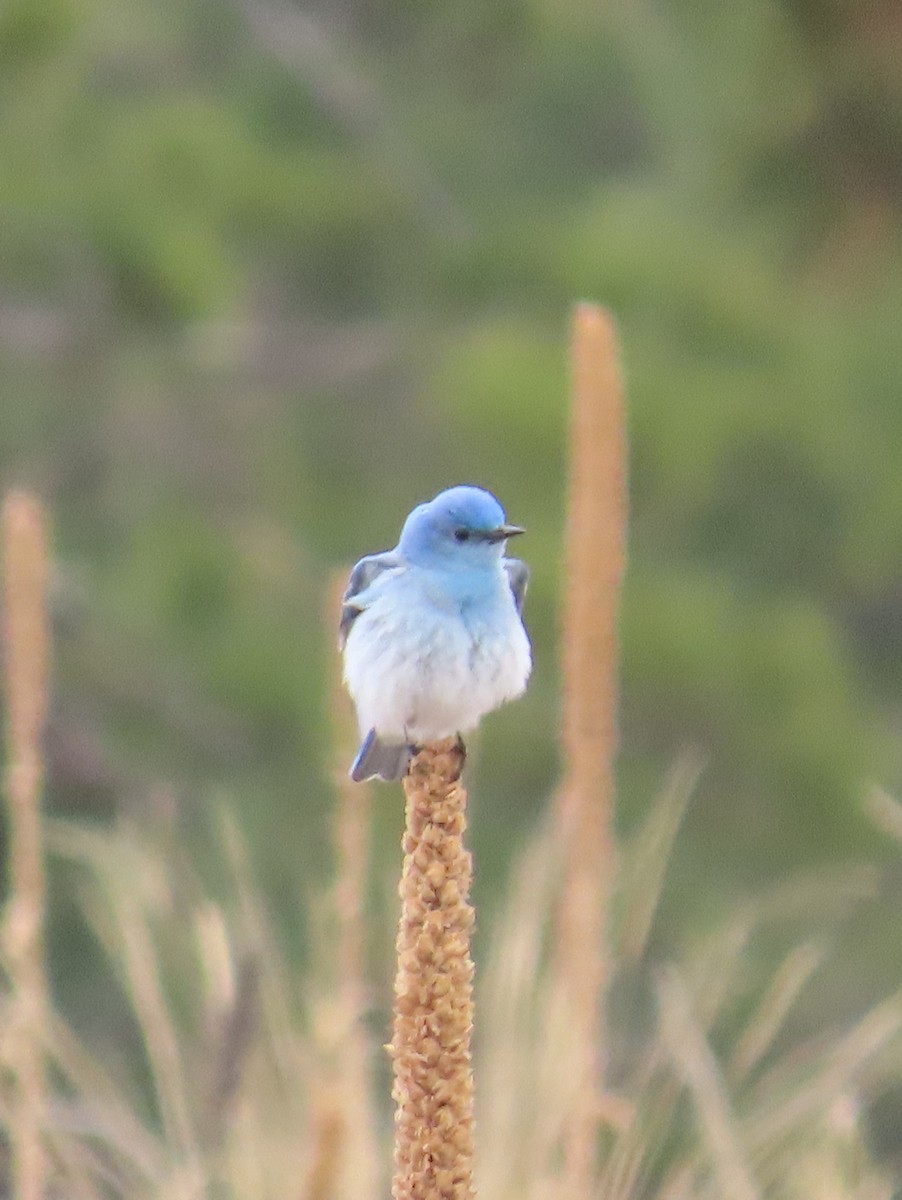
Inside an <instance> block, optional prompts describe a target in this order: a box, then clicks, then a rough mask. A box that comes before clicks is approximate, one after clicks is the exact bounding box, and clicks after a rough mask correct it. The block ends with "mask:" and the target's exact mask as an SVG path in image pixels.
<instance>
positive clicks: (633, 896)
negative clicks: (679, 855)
mask: <svg viewBox="0 0 902 1200" xmlns="http://www.w3.org/2000/svg"><path fill="white" fill-rule="evenodd" d="M703 766H704V761H703V759H702V758H701V756H700V755H698V754H694V753H687V754H685V755H683V756H682V757H681V758H680V759H678V760H677V762H676V763H675V764H674V766H673V769H672V770H671V772H670V775H669V776H668V778H667V781H666V782H665V784H664V788H663V789H662V791H661V794H660V796H659V797H658V799H657V800H656V802H655V803H654V804H653V805H652V808H651V811H650V812H649V814H648V816H647V818H646V820H645V823H644V824H643V826H642V828H641V829H640V830H639V832H638V834H637V835H636V836H635V837H634V838H633V842H632V845H631V846H630V847H629V848H628V849H627V850H625V851H624V861H623V863H622V864H621V868H620V871H619V888H618V891H619V900H620V907H621V909H622V913H623V915H622V919H621V928H620V938H619V943H618V946H617V949H618V951H619V952H620V953H621V954H622V955H624V957H625V958H627V959H637V958H640V957H641V956H642V954H643V953H644V951H645V947H646V945H647V943H648V937H649V934H650V932H651V927H652V923H653V921H654V917H655V913H656V911H657V908H658V904H659V902H660V898H661V889H662V887H663V885H664V876H665V874H666V871H667V865H668V863H669V861H670V853H671V850H672V849H673V843H674V840H675V838H676V835H677V831H678V830H679V828H680V825H681V823H682V820H683V815H684V813H685V812H686V808H687V806H688V804H689V801H690V800H691V798H692V794H693V792H694V791H695V788H696V785H697V784H698V780H699V776H700V775H701V772H702V769H703Z"/></svg>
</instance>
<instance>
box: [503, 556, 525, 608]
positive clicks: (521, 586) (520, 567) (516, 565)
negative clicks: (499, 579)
mask: <svg viewBox="0 0 902 1200" xmlns="http://www.w3.org/2000/svg"><path fill="white" fill-rule="evenodd" d="M504 569H505V571H507V581H508V583H509V584H510V585H511V591H512V592H513V595H514V604H516V606H517V612H518V613H522V612H523V601H524V600H525V599H526V585H527V584H528V583H529V567H528V566H527V565H526V563H525V562H523V561H522V560H521V559H519V558H506V559H505V560H504Z"/></svg>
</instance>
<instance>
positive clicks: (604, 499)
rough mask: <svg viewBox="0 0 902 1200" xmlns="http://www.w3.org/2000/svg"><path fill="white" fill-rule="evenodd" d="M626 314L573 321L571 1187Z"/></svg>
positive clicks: (593, 1056)
mask: <svg viewBox="0 0 902 1200" xmlns="http://www.w3.org/2000/svg"><path fill="white" fill-rule="evenodd" d="M618 360H619V354H618V347H617V336H616V331H615V328H614V322H613V320H612V318H611V317H610V315H609V314H608V313H606V312H605V311H604V310H603V309H601V308H598V307H596V306H595V305H592V304H580V305H579V306H578V307H577V309H576V312H575V315H574V320H573V341H572V375H573V382H572V395H573V399H572V411H571V420H570V485H569V496H568V517H567V545H566V574H565V592H564V620H563V689H564V691H563V734H562V738H563V756H564V778H563V781H562V784H561V788H560V792H559V795H558V805H557V810H558V818H559V821H560V824H561V829H562V830H563V836H564V846H565V862H566V869H565V878H564V881H563V893H562V897H561V904H560V914H559V946H560V955H559V963H560V967H559V969H560V971H561V974H562V979H563V981H564V984H565V989H566V994H567V995H568V996H569V1003H570V1008H571V1027H572V1029H573V1030H574V1034H575V1036H574V1040H573V1045H574V1051H575V1056H574V1059H573V1061H572V1062H570V1063H568V1064H566V1065H564V1064H562V1066H563V1069H564V1070H565V1072H566V1073H567V1074H568V1075H569V1077H570V1078H571V1079H572V1080H573V1081H574V1093H573V1101H572V1105H571V1107H570V1111H569V1113H568V1133H567V1137H566V1147H565V1157H566V1161H567V1173H568V1176H569V1185H568V1187H569V1190H570V1191H571V1192H572V1194H573V1195H585V1194H586V1192H587V1189H588V1187H589V1186H590V1180H591V1178H592V1174H593V1169H594V1158H595V1142H596V1136H597V1128H598V1120H597V1118H598V1095H599V1090H600V1081H599V1074H600V1073H599V1069H598V1062H599V1052H600V1048H601V1030H602V1027H603V1021H602V1018H601V1011H600V1009H601V996H602V991H603V987H604V983H605V966H604V946H603V941H604V936H605V933H606V929H605V926H606V920H607V902H608V896H609V892H610V888H611V878H612V875H613V870H614V845H613V817H612V807H613V790H614V757H615V753H616V745H617V669H618V654H617V612H618V604H619V593H620V581H621V577H622V574H623V569H624V556H625V541H626V533H625V530H626V508H627V499H626V444H625V443H626V439H625V433H624V413H623V395H622V385H621V381H620V372H619V361H618Z"/></svg>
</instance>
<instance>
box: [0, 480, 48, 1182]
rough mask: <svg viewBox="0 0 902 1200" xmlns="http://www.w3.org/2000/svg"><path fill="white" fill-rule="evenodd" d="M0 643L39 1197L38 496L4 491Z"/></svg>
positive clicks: (8, 953) (22, 1102)
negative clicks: (1, 634) (1, 647)
mask: <svg viewBox="0 0 902 1200" xmlns="http://www.w3.org/2000/svg"><path fill="white" fill-rule="evenodd" d="M2 526H3V529H2V532H3V573H4V587H3V591H4V606H3V617H4V619H3V626H4V639H3V640H4V650H5V672H4V674H5V690H6V743H7V775H6V800H7V805H8V808H9V859H10V861H9V873H8V878H9V901H8V903H7V909H6V916H5V921H4V928H3V941H4V953H5V958H6V966H7V971H8V973H9V978H10V982H11V986H12V996H11V1001H10V1005H9V1022H8V1026H7V1029H6V1045H7V1068H8V1071H9V1077H10V1083H11V1097H10V1150H11V1156H12V1177H13V1194H14V1196H15V1197H16V1200H41V1197H42V1196H43V1195H44V1190H45V1174H46V1163H45V1154H44V1147H43V1144H42V1128H43V1123H44V1116H45V1110H46V1087H45V1068H44V1039H45V1033H46V1028H47V1021H48V1005H47V982H46V978H45V974H44V945H43V941H44V936H43V935H44V911H45V906H46V895H45V891H46V889H45V882H44V861H43V852H42V846H41V820H40V798H41V784H42V779H43V762H42V757H41V731H42V728H43V725H44V717H45V713H46V708H47V661H48V653H49V641H50V639H49V633H48V626H47V613H46V603H45V602H46V591H47V576H48V566H47V550H46V544H45V535H44V517H43V513H42V511H41V507H40V505H39V504H38V502H37V501H36V500H35V499H34V498H33V497H31V496H29V495H27V494H25V493H24V492H11V493H10V494H9V495H8V496H7V498H6V501H5V503H4V505H3V520H2Z"/></svg>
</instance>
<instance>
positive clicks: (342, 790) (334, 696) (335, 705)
mask: <svg viewBox="0 0 902 1200" xmlns="http://www.w3.org/2000/svg"><path fill="white" fill-rule="evenodd" d="M346 584H347V576H346V573H342V574H341V577H340V578H339V577H336V578H335V579H334V580H333V583H332V586H331V588H330V589H329V594H328V596H327V612H326V623H327V630H328V637H329V640H330V642H333V643H334V639H335V628H336V625H337V622H338V613H339V611H340V608H341V598H342V595H343V593H344V589H345V586H346ZM330 698H331V704H330V717H331V722H332V733H333V738H332V740H333V745H334V748H335V759H336V763H335V771H334V782H335V792H336V797H337V800H338V804H337V808H336V812H335V824H334V840H335V858H336V871H335V892H334V903H335V919H336V943H335V952H336V954H335V957H336V964H337V969H338V995H337V1001H338V1014H339V1016H338V1021H337V1024H336V1028H337V1030H338V1036H339V1039H340V1044H339V1046H338V1047H337V1053H336V1063H335V1078H334V1079H333V1080H332V1081H329V1083H328V1084H327V1086H326V1088H325V1090H324V1092H323V1096H322V1097H321V1102H320V1108H321V1111H320V1113H319V1117H318V1121H317V1126H316V1130H315V1142H316V1146H315V1148H314V1157H315V1158H316V1160H317V1162H318V1164H319V1175H318V1178H319V1179H322V1178H325V1173H326V1164H327V1162H328V1161H330V1151H331V1150H335V1149H337V1148H339V1147H340V1150H341V1153H340V1154H331V1159H332V1160H334V1161H333V1168H334V1169H333V1177H334V1178H333V1183H334V1194H337V1195H338V1196H340V1197H343V1198H344V1200H356V1197H358V1196H370V1195H375V1194H376V1192H377V1190H378V1168H377V1153H376V1133H375V1117H374V1114H373V1106H372V1095H371V1074H372V1072H371V1062H370V1045H369V1039H368V1037H367V1034H366V1031H365V1029H364V1027H363V1013H364V1009H365V1005H366V981H365V980H366V971H365V965H364V944H365V920H364V912H365V908H366V896H365V889H366V879H367V860H368V841H369V830H370V818H369V812H370V804H371V801H372V795H371V792H370V789H369V788H368V787H361V786H360V784H356V783H352V782H351V780H350V779H349V778H348V770H347V768H348V763H349V762H350V761H351V759H352V757H353V754H354V748H355V737H356V732H357V731H356V723H355V721H354V716H353V711H352V708H351V703H350V700H349V698H348V695H347V693H346V692H345V690H344V688H343V687H342V686H341V680H340V678H339V673H338V671H336V672H335V677H334V679H333V681H332V687H331V688H330ZM330 1111H331V1114H332V1115H331V1117H330V1116H329V1113H330ZM339 1160H340V1161H339ZM323 1190H324V1189H323V1187H322V1186H320V1191H321V1192H322V1191H323ZM309 1194H310V1192H309V1190H308V1195H309Z"/></svg>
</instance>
